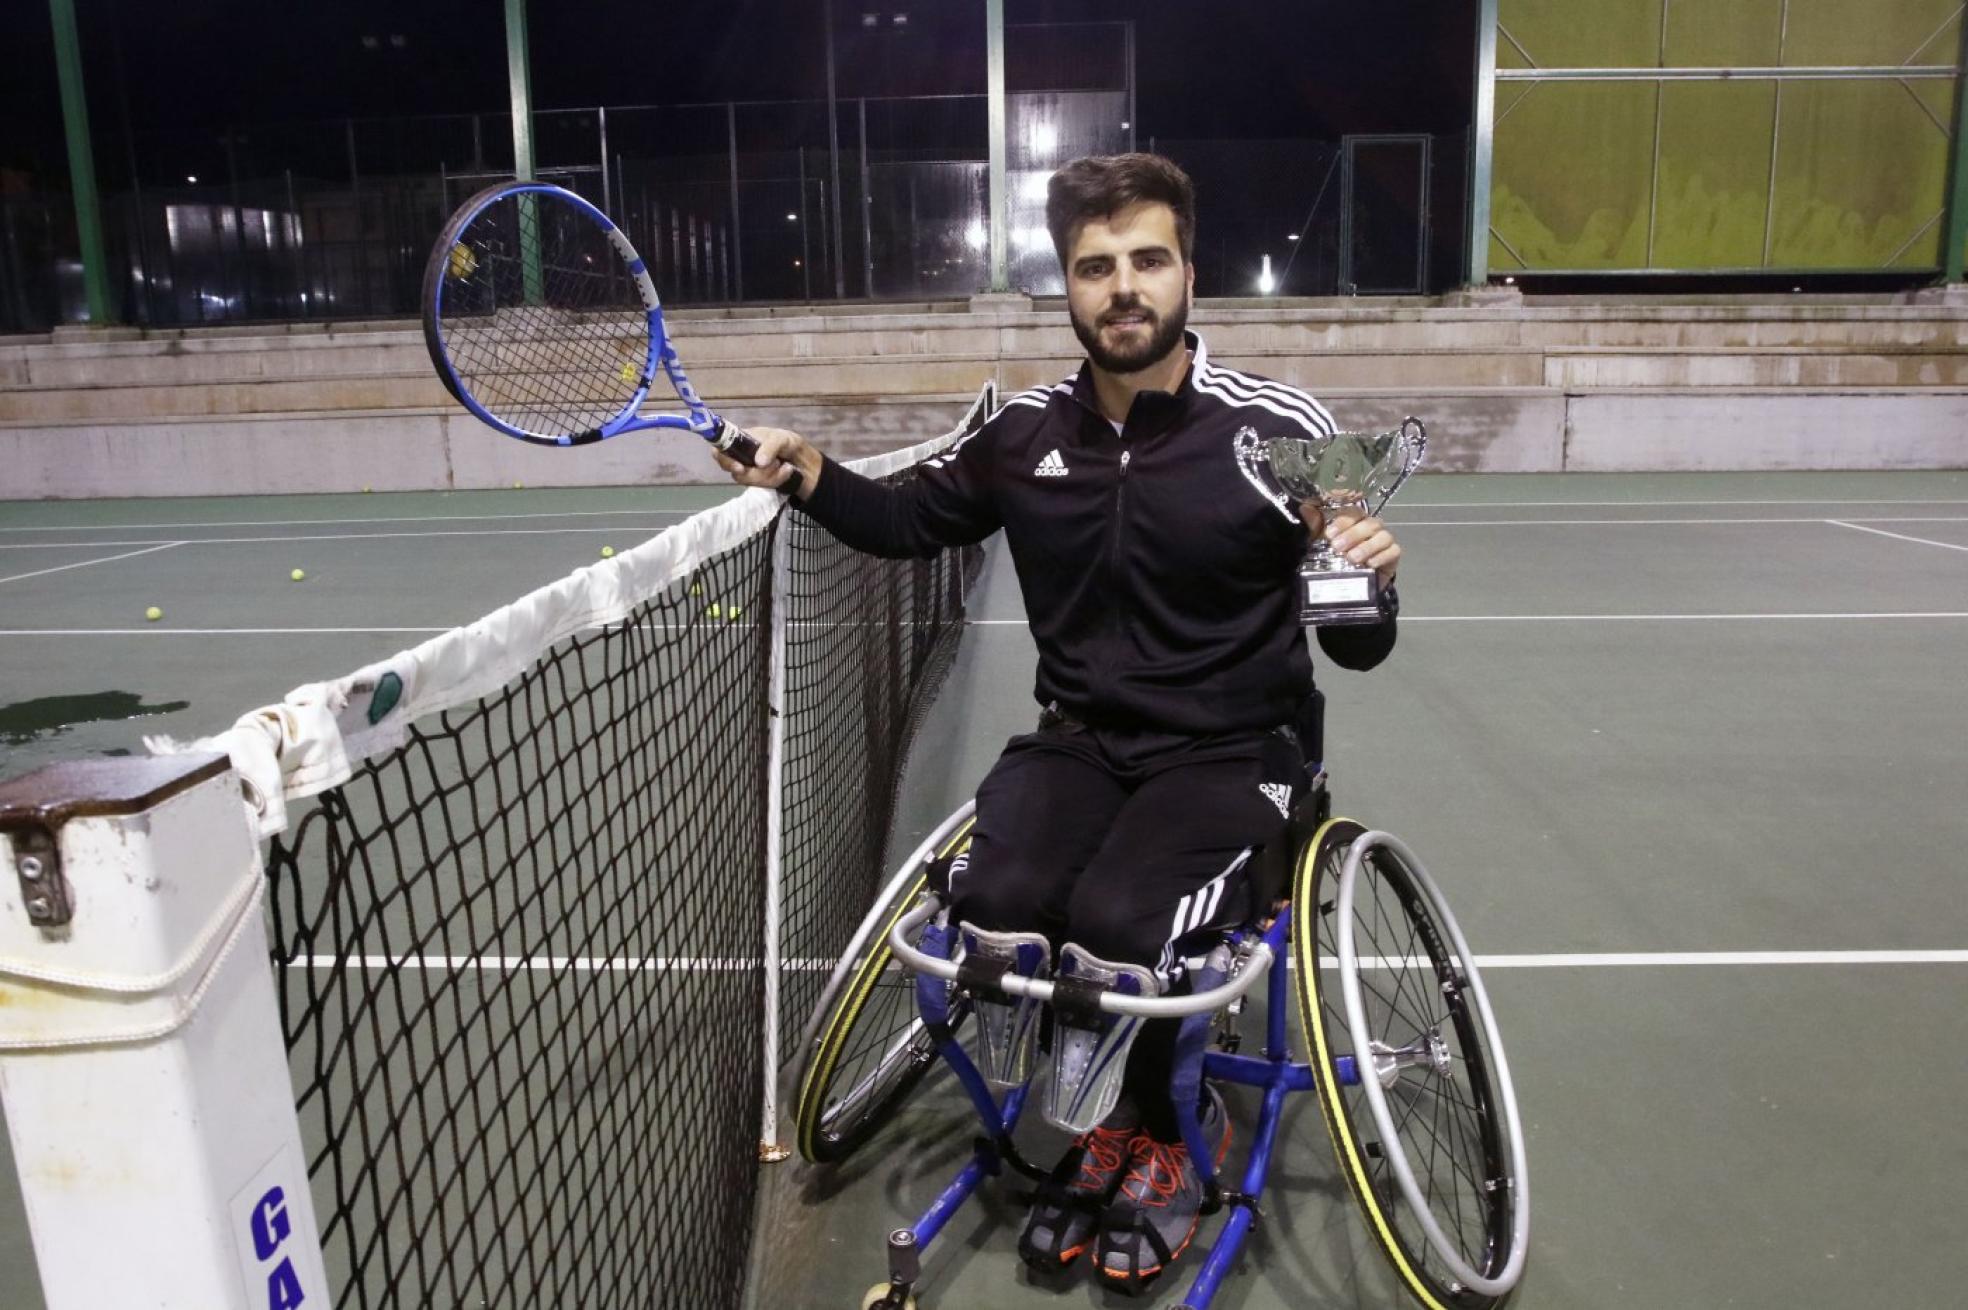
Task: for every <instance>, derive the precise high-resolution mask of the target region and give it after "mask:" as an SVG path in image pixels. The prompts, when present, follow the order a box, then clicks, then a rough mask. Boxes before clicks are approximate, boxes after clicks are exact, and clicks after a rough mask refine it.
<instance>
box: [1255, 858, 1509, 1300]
mask: <svg viewBox="0 0 1968 1310" xmlns="http://www.w3.org/2000/svg"><path fill="white" fill-rule="evenodd" d="M1292 892H1293V895H1292V914H1293V926H1292V960H1293V966H1294V974H1295V978H1294V991H1295V992H1296V994H1297V997H1298V1010H1299V1019H1300V1022H1301V1024H1302V1026H1303V1029H1304V1032H1305V1035H1306V1042H1307V1044H1308V1045H1309V1046H1310V1047H1311V1063H1312V1067H1313V1070H1314V1075H1315V1080H1316V1083H1317V1086H1318V1091H1319V1100H1320V1108H1321V1110H1322V1111H1324V1115H1325V1121H1326V1128H1327V1131H1328V1132H1329V1133H1330V1135H1331V1137H1332V1141H1333V1148H1334V1151H1335V1152H1336V1154H1337V1155H1338V1158H1339V1164H1340V1169H1341V1172H1342V1173H1344V1174H1345V1175H1346V1181H1347V1184H1348V1186H1349V1188H1350V1189H1351V1191H1352V1193H1353V1195H1354V1198H1355V1199H1356V1200H1357V1201H1358V1202H1359V1204H1360V1207H1361V1209H1362V1210H1363V1211H1364V1212H1365V1215H1366V1218H1367V1227H1368V1228H1369V1230H1370V1231H1371V1232H1372V1233H1373V1236H1374V1239H1375V1241H1376V1242H1377V1243H1378V1244H1379V1246H1380V1247H1381V1249H1382V1251H1384V1252H1385V1253H1386V1255H1387V1257H1388V1259H1389V1261H1391V1262H1392V1264H1393V1267H1394V1270H1395V1272H1396V1274H1397V1275H1398V1276H1399V1277H1400V1279H1401V1281H1402V1282H1403V1284H1404V1285H1405V1286H1406V1287H1407V1288H1408V1290H1409V1291H1410V1292H1411V1293H1412V1294H1413V1295H1414V1296H1415V1297H1416V1299H1418V1300H1419V1301H1420V1302H1421V1303H1422V1304H1423V1305H1425V1306H1428V1307H1431V1310H1484V1308H1485V1307H1491V1306H1496V1305H1499V1304H1501V1303H1502V1301H1503V1300H1504V1298H1505V1297H1507V1296H1508V1295H1509V1294H1510V1291H1511V1289H1512V1288H1514V1287H1515V1286H1516V1284H1517V1280H1518V1279H1519V1277H1521V1275H1522V1273H1523V1268H1524V1257H1525V1251H1526V1247H1527V1243H1528V1240H1529V1221H1530V1193H1529V1188H1528V1184H1527V1180H1526V1175H1525V1167H1524V1138H1523V1130H1522V1126H1521V1124H1520V1123H1519V1121H1518V1116H1517V1106H1516V1100H1515V1094H1514V1092H1513V1090H1512V1087H1511V1082H1510V1071H1509V1066H1508V1065H1507V1064H1506V1062H1505V1060H1504V1055H1503V1047H1502V1044H1501V1043H1500V1041H1499V1040H1498V1037H1497V1029H1496V1021H1495V1017H1494V1015H1493V1014H1492V1013H1491V1010H1490V1004H1489V997H1488V994H1487V993H1486V992H1485V991H1484V989H1483V983H1482V976H1481V974H1480V973H1479V972H1478V971H1477V968H1476V963H1475V961H1474V959H1473V958H1471V955H1470V951H1469V944H1468V942H1467V941H1465V940H1464V939H1463V936H1462V930H1461V928H1460V927H1459V926H1458V925H1457V924H1456V921H1455V918H1454V916H1453V915H1451V914H1450V913H1449V908H1448V905H1447V903H1446V902H1445V901H1444V900H1443V899H1442V895H1441V892H1440V891H1439V890H1437V888H1436V887H1435V884H1434V882H1433V880H1432V879H1430V878H1429V876H1428V873H1427V871H1426V870H1425V869H1423V868H1422V867H1421V864H1420V862H1419V861H1418V860H1416V859H1415V857H1414V855H1413V853H1412V852H1411V851H1409V850H1408V849H1407V847H1406V846H1404V845H1402V844H1401V843H1400V842H1399V841H1398V840H1397V839H1395V838H1393V837H1390V836H1388V835H1387V834H1386V833H1377V832H1375V833H1370V832H1367V831H1366V830H1365V829H1363V828H1362V827H1361V826H1360V825H1359V824H1357V823H1353V822H1351V821H1350V820H1346V819H1334V820H1332V821H1330V822H1328V823H1327V824H1325V825H1324V826H1323V827H1321V828H1320V829H1319V831H1318V833H1317V834H1316V835H1315V836H1314V838H1313V840H1312V841H1311V842H1310V843H1308V844H1307V846H1306V848H1305V850H1304V851H1303V853H1302V854H1301V855H1300V858H1299V862H1298V866H1297V869H1296V871H1295V875H1294V878H1293V889H1292ZM1354 1071H1357V1075H1358V1076H1357V1077H1355V1076H1353V1072H1354Z"/></svg>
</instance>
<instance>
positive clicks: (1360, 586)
mask: <svg viewBox="0 0 1968 1310" xmlns="http://www.w3.org/2000/svg"><path fill="white" fill-rule="evenodd" d="M1385 617H1387V608H1386V604H1385V602H1384V601H1383V600H1382V598H1381V594H1380V575H1379V574H1377V573H1375V572H1374V571H1373V570H1372V569H1321V568H1313V567H1310V566H1308V567H1306V568H1302V569H1300V570H1299V571H1298V621H1299V622H1300V623H1302V624H1304V625H1305V626H1306V627H1308V628H1325V627H1333V626H1336V625H1339V624H1345V623H1378V622H1380V621H1381V620H1382V619H1383V618H1385Z"/></svg>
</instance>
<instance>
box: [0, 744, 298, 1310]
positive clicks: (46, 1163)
mask: <svg viewBox="0 0 1968 1310" xmlns="http://www.w3.org/2000/svg"><path fill="white" fill-rule="evenodd" d="M239 795H240V788H239V780H238V779H237V778H236V777H235V776H234V775H233V774H232V773H231V771H230V770H228V769H227V768H226V762H225V760H224V759H223V758H222V757H218V756H184V757H181V758H179V759H174V760H168V761H152V760H102V761H92V762H88V763H84V764H71V765H58V766H52V767H49V768H45V769H41V770H37V771H36V772H34V773H31V774H27V775H25V776H23V777H20V778H16V779H13V780H10V781H8V782H6V783H0V1098H4V1100H5V1104H6V1110H7V1124H8V1129H9V1131H10V1134H11V1136H12V1139H13V1145H14V1156H15V1160H16V1162H17V1164H18V1167H19V1172H20V1182H21V1191H22V1195H23V1199H24V1200H25V1202H26V1208H27V1213H28V1219H29V1224H30V1227H31V1228H32V1231H33V1237H34V1246H35V1252H36V1257H37V1262H38V1264H39V1267H40V1274H41V1280H42V1288H43V1293H44V1296H45V1298H46V1302H47V1305H48V1306H49V1310H100V1308H101V1307H104V1306H123V1305H144V1306H155V1307H159V1308H160V1310H233V1308H235V1307H237V1308H239V1310H245V1307H253V1308H254V1310H265V1308H266V1307H268V1306H283V1307H285V1306H299V1305H302V1304H304V1303H306V1304H320V1303H323V1302H325V1301H326V1300H327V1292H328V1287H327V1280H326V1274H325V1271H324V1268H323V1263H322V1257H321V1248H320V1245H319V1242H318V1241H317V1238H316V1232H317V1228H316V1224H315V1216H314V1206H313V1201H312V1197H311V1195H310V1190H309V1185H308V1173H307V1163H306V1158H305V1156H304V1154H303V1152H302V1147H301V1136H300V1131H299V1126H298V1122H297V1120H296V1117H295V1113H294V1107H293V1103H292V1101H291V1100H290V1099H289V1098H287V1097H285V1096H269V1095H267V1091H268V1089H270V1088H282V1087H284V1085H285V1079H286V1073H287V1067H286V1058H285V1056H284V1054H283V1051H282V1048H281V1045H280V1020H279V1014H278V1010H277V1006H276V1002H275V999H274V988H273V977H272V975H271V974H270V973H269V972H268V970H267V968H266V965H265V961H266V952H267V939H266V929H265V925H264V922H263V921H262V918H261V914H260V902H261V893H262V890H263V888H264V885H265V884H264V878H263V874H262V871H261V866H260V857H259V851H258V849H257V846H256V843H255V840H254V834H253V831H252V828H251V826H250V825H249V824H248V822H247V819H246V814H245V812H244V811H243V810H242V809H241V807H240V803H239Z"/></svg>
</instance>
